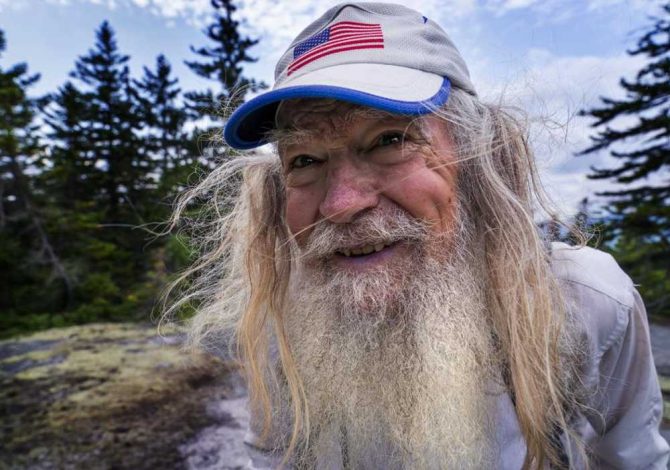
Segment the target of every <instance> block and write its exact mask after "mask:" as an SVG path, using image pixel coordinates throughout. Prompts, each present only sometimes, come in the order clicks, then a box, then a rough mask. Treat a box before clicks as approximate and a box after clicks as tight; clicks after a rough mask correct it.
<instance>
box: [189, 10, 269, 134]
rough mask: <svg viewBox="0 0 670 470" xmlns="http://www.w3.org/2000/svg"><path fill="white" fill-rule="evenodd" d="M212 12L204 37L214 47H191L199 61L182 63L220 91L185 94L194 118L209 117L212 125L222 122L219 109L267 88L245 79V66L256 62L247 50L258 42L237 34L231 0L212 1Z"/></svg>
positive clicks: (237, 103) (236, 23)
mask: <svg viewBox="0 0 670 470" xmlns="http://www.w3.org/2000/svg"><path fill="white" fill-rule="evenodd" d="M211 5H212V8H213V9H214V14H213V19H212V23H210V24H209V25H208V26H207V28H206V29H205V30H204V31H203V33H204V34H205V35H206V36H207V38H208V39H209V40H210V41H211V43H213V45H211V46H208V47H198V48H196V47H193V46H191V51H192V52H193V53H194V54H196V55H198V56H199V58H200V61H196V60H193V61H185V64H186V65H187V66H188V67H189V68H190V69H191V70H192V71H193V72H194V73H195V74H196V75H198V76H200V77H202V78H205V79H208V80H213V81H215V82H216V83H217V85H218V86H219V87H220V89H219V91H215V92H213V91H212V90H206V91H204V92H198V91H191V92H188V93H186V94H185V97H186V99H187V101H188V104H189V108H190V109H191V111H192V112H193V113H194V117H209V118H210V119H212V120H214V121H218V120H220V119H221V118H222V115H221V112H220V110H219V105H220V104H221V103H224V104H226V105H228V107H229V108H230V109H231V110H232V109H234V108H236V107H237V106H239V105H240V104H242V102H243V101H244V96H245V95H246V93H247V92H248V91H254V92H255V91H258V90H259V89H262V88H266V87H267V85H266V84H265V83H263V82H257V81H255V80H253V79H250V78H248V77H245V76H244V74H243V67H244V65H245V64H249V63H253V62H256V60H257V59H255V58H253V57H252V56H250V55H249V49H251V48H252V47H253V46H255V45H256V44H258V39H252V38H249V37H244V36H242V35H240V33H239V26H240V23H239V21H237V20H235V19H234V13H235V11H236V10H237V7H236V6H235V5H234V2H233V1H232V0H211Z"/></svg>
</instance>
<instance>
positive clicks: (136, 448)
mask: <svg viewBox="0 0 670 470" xmlns="http://www.w3.org/2000/svg"><path fill="white" fill-rule="evenodd" d="M173 333H178V330H173ZM18 341H19V342H23V345H22V346H29V345H30V344H31V342H33V343H36V342H39V341H56V343H54V345H53V347H51V348H50V349H49V350H40V351H30V350H28V351H24V352H22V353H20V354H16V355H13V356H10V357H7V358H6V359H5V360H4V361H2V362H3V363H5V362H8V363H11V362H17V361H21V360H28V359H29V360H32V361H34V362H35V363H36V364H35V365H34V366H32V367H29V368H27V369H25V370H21V371H19V372H17V373H15V374H13V375H12V374H4V375H2V376H0V403H2V405H0V407H1V408H0V412H2V414H3V416H5V417H6V419H3V421H4V422H3V426H2V427H0V440H1V441H2V442H3V447H2V449H0V462H5V463H7V464H8V465H9V466H10V467H11V468H28V467H39V468H50V467H54V468H68V467H75V468H91V469H95V468H136V469H144V468H147V469H149V468H152V469H153V468H179V467H181V466H182V462H181V456H180V455H179V451H178V446H179V444H182V443H184V442H185V441H187V440H188V439H189V438H191V437H193V435H194V434H195V433H196V432H197V431H198V430H200V429H202V428H203V427H205V426H208V425H210V424H212V423H211V420H212V418H210V417H208V415H207V414H206V413H205V404H206V403H207V402H208V401H211V400H212V399H213V397H215V396H225V393H226V391H227V388H226V387H227V385H226V382H225V378H226V376H227V375H228V373H229V372H230V370H231V368H232V366H231V365H230V364H227V363H224V362H221V361H219V360H217V359H215V358H213V357H211V356H204V355H198V356H186V355H185V354H184V353H183V352H182V351H181V350H180V346H179V344H168V343H166V342H165V341H161V340H160V338H158V337H157V335H156V330H155V329H154V328H150V327H149V328H147V327H141V326H137V325H128V324H113V325H86V326H81V327H71V328H61V329H57V330H50V331H45V332H41V333H38V334H36V335H33V336H30V337H26V338H22V339H20V340H18ZM4 343H7V342H4ZM13 343H14V345H15V344H16V343H17V342H16V341H14V342H13ZM169 343H175V342H174V341H170V342H169ZM2 346H3V343H1V342H0V348H2ZM23 349H25V347H24V348H23ZM55 355H60V357H64V359H63V360H62V361H61V362H57V363H48V362H49V359H50V358H53V357H54V356H55ZM45 361H46V362H47V364H46V365H40V364H39V363H40V362H45Z"/></svg>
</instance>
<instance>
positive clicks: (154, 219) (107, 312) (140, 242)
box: [0, 0, 263, 337]
mask: <svg viewBox="0 0 670 470" xmlns="http://www.w3.org/2000/svg"><path fill="white" fill-rule="evenodd" d="M212 6H213V7H214V22H213V24H212V25H210V27H208V28H207V30H206V31H205V34H206V35H207V37H208V38H209V39H210V40H212V41H214V43H215V45H214V46H212V47H204V48H198V49H195V48H193V51H194V52H195V53H196V54H198V55H199V56H200V57H202V58H203V59H204V60H205V62H203V63H196V62H192V63H189V66H191V67H192V68H193V70H194V72H196V73H197V74H198V75H200V76H203V77H206V78H209V79H211V80H213V81H216V82H218V88H219V90H220V91H219V92H216V93H212V92H207V93H208V96H209V97H210V98H211V99H212V100H217V99H220V100H228V99H229V98H230V97H231V93H233V90H234V89H235V87H237V86H243V87H248V88H249V89H256V88H258V87H260V86H263V84H260V83H256V82H255V81H254V80H251V79H248V78H246V77H244V75H243V71H242V67H243V65H244V64H246V63H249V62H253V61H254V59H252V58H251V57H250V56H248V52H247V49H248V48H250V47H252V46H253V45H255V44H256V43H257V41H256V40H251V39H249V38H245V37H242V36H241V35H240V34H239V33H238V31H237V28H238V26H239V23H238V22H237V21H235V20H233V19H232V16H231V15H232V14H233V12H234V11H235V7H234V5H233V4H232V3H231V2H229V1H219V0H214V1H213V2H212ZM5 47H6V41H5V37H4V34H3V32H2V31H0V56H1V54H2V52H4V50H5ZM0 58H1V57H0ZM128 63H129V56H127V55H125V54H123V53H122V52H121V51H120V50H119V48H118V45H117V41H116V35H115V33H114V30H113V28H112V27H111V25H110V24H109V23H108V22H106V21H105V22H103V23H102V24H101V25H100V27H99V28H98V29H97V31H96V32H95V43H94V45H93V47H92V48H90V49H89V50H88V52H86V53H85V54H84V55H82V56H81V57H79V58H78V59H77V61H76V62H75V64H74V70H73V71H72V73H71V74H70V80H69V81H66V82H65V83H64V84H63V85H62V86H60V87H59V88H58V89H57V90H56V91H55V92H54V93H51V94H49V95H48V96H46V97H42V98H31V97H29V95H28V90H29V88H30V86H31V85H32V84H34V83H35V82H36V81H37V80H38V79H39V76H38V75H31V74H29V73H28V67H27V65H26V64H23V63H21V64H16V65H12V66H10V67H4V66H0V337H7V336H11V335H16V334H19V333H22V332H26V331H34V330H40V329H46V328H52V327H57V326H70V325H77V324H81V323H88V322H97V321H128V320H137V321H146V320H148V319H149V318H150V317H151V315H152V312H154V309H155V307H156V299H157V297H158V295H159V294H160V293H161V291H162V290H163V288H164V287H165V286H166V284H167V283H168V282H169V281H171V280H173V279H174V278H175V276H176V272H178V271H180V270H183V269H186V268H187V267H188V266H189V265H190V264H191V263H192V262H193V258H194V256H195V253H194V251H193V249H192V247H191V246H190V245H189V240H188V239H186V238H185V237H183V236H182V235H177V234H163V235H161V236H159V235H158V234H156V233H155V232H154V230H156V231H158V232H160V231H161V230H162V227H164V221H166V220H167V219H168V217H169V215H170V212H171V203H172V200H173V199H174V197H175V195H177V194H179V193H180V192H182V191H183V190H184V189H185V188H186V187H187V186H189V185H190V184H191V183H192V181H189V179H190V178H191V175H192V174H193V173H198V172H201V171H202V170H203V169H205V168H206V167H209V166H211V162H209V161H207V159H206V158H204V157H202V156H201V153H202V149H200V148H199V142H201V141H202V139H201V136H200V133H201V131H199V130H198V129H197V127H195V130H193V127H194V126H190V129H191V130H187V127H189V126H188V124H189V121H191V122H192V120H194V119H199V118H200V117H201V116H202V115H201V114H198V113H195V114H194V113H193V110H192V105H193V103H192V101H189V100H187V101H189V102H190V105H187V104H185V103H184V97H183V96H182V93H181V88H180V87H179V83H178V80H177V79H176V78H175V77H174V76H173V74H172V68H171V66H170V63H169V61H168V60H167V58H166V57H165V56H163V55H159V56H158V57H157V58H156V62H155V66H154V68H148V67H144V68H143V74H142V76H141V77H140V78H139V79H133V78H131V73H130V69H129V66H128ZM194 96H195V95H190V97H191V98H193V97H194ZM242 96H243V95H239V97H240V99H242ZM208 99H209V98H208ZM210 104H211V105H212V107H214V108H215V107H216V106H214V105H213V103H211V102H210ZM38 116H39V117H41V118H42V121H43V122H44V123H45V125H44V126H40V125H38V124H36V122H37V121H38V119H37V117H38ZM191 210H193V211H194V212H198V211H199V208H197V207H194V208H192V209H191ZM192 314H193V306H185V307H184V308H182V309H181V310H180V311H179V312H177V316H178V317H180V318H187V317H188V316H190V315H192Z"/></svg>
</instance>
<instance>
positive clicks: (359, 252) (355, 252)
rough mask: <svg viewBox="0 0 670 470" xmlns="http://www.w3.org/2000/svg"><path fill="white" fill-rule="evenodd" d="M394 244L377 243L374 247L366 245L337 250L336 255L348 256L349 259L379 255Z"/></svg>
mask: <svg viewBox="0 0 670 470" xmlns="http://www.w3.org/2000/svg"><path fill="white" fill-rule="evenodd" d="M392 244H393V243H391V242H389V243H375V244H374V245H364V246H361V247H359V248H341V249H339V250H337V251H336V252H335V253H336V254H338V255H342V256H346V257H347V258H351V257H352V256H366V255H369V254H372V253H378V252H380V251H382V250H383V249H384V248H388V247H390V246H391V245H392Z"/></svg>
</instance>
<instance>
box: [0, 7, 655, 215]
mask: <svg viewBox="0 0 670 470" xmlns="http://www.w3.org/2000/svg"><path fill="white" fill-rule="evenodd" d="M336 3H338V2H335V1H323V0H309V1H308V0H293V1H277V0H245V1H240V2H239V3H238V4H239V5H240V9H239V11H238V18H239V19H242V20H244V21H245V26H244V28H245V32H246V33H247V34H250V35H253V36H256V37H258V38H259V39H260V40H261V42H260V44H259V45H258V46H257V47H256V48H255V50H254V54H255V55H256V56H257V57H260V58H261V60H260V61H259V62H258V63H257V64H254V65H253V66H250V67H248V69H247V71H248V74H249V75H250V76H253V77H254V78H257V79H262V80H265V81H266V82H268V83H272V74H273V69H274V63H275V62H276V60H277V59H278V58H279V56H280V55H281V53H282V52H283V50H284V48H285V47H286V46H287V45H288V43H289V42H290V41H291V39H292V38H293V37H294V36H295V35H296V34H297V33H299V32H300V30H301V29H302V28H303V27H305V26H306V25H307V24H308V23H309V22H310V21H311V20H312V19H314V18H315V17H316V16H317V15H320V14H321V13H322V12H323V11H325V10H326V9H327V8H328V7H330V6H332V5H334V4H336ZM403 4H404V5H406V6H409V7H412V8H415V9H417V10H419V11H421V12H422V13H423V14H424V15H426V16H428V17H430V18H432V19H434V20H436V21H437V22H438V23H440V24H441V25H442V26H443V27H444V28H445V30H447V32H448V33H449V34H450V35H451V36H452V38H453V40H454V42H455V43H456V44H457V46H458V47H459V49H460V50H461V52H462V54H463V56H464V57H465V59H466V62H467V63H468V65H469V67H470V71H471V74H472V77H473V82H474V84H475V86H476V87H477V89H478V92H479V94H480V95H481V96H482V97H483V98H484V99H487V100H496V101H497V100H499V99H501V98H502V99H504V101H505V102H507V103H510V104H512V105H516V106H519V107H521V108H523V109H525V110H526V111H527V114H528V119H529V122H530V125H531V140H532V142H533V144H534V145H535V148H536V152H537V155H538V160H539V162H540V167H541V169H542V172H543V176H544V177H545V182H546V183H547V186H548V189H549V192H550V193H551V195H552V196H553V197H554V199H556V202H557V203H558V204H559V206H560V207H561V208H563V210H564V211H566V212H568V213H569V212H572V211H573V210H574V208H575V207H576V205H577V203H578V201H579V200H580V199H581V198H582V197H584V196H587V195H591V194H593V192H595V191H596V190H602V189H605V188H606V187H607V183H603V182H594V181H589V180H586V178H585V175H586V173H587V172H588V168H589V166H591V165H607V164H608V161H609V157H608V156H607V155H606V154H601V155H596V156H590V157H581V158H575V157H574V156H573V154H574V152H576V151H578V150H580V149H583V148H585V146H586V145H587V144H588V135H589V134H590V133H591V130H590V128H589V127H588V124H589V122H588V120H587V119H586V118H581V117H578V116H576V113H577V112H578V111H579V110H580V109H582V108H588V107H591V106H593V105H595V104H597V102H598V97H599V96H603V95H604V96H617V97H620V96H621V91H620V89H619V87H618V85H617V84H618V80H619V78H620V77H621V76H627V77H632V76H633V75H634V73H635V72H636V71H637V70H638V69H639V68H640V65H641V64H642V62H641V60H640V59H639V58H634V57H630V56H628V55H627V54H626V53H625V51H626V49H630V48H631V47H633V46H634V45H635V38H636V37H637V36H639V32H640V31H641V30H642V29H643V28H644V27H645V26H646V25H648V24H649V23H650V22H649V20H648V18H647V17H648V16H649V15H652V14H657V13H659V12H660V8H659V5H660V2H659V1H656V0H417V1H412V2H403ZM210 11H211V9H210V6H209V1H208V0H0V29H2V30H4V31H5V35H6V38H7V43H8V44H7V46H8V47H7V51H6V52H5V54H4V55H3V57H2V58H1V59H0V64H1V65H2V66H3V67H6V66H8V65H10V64H13V63H16V62H21V61H26V62H28V64H29V67H30V70H31V71H32V72H39V73H40V74H41V75H42V79H41V81H40V82H39V84H38V85H37V86H36V87H35V88H34V90H33V91H34V92H35V93H45V92H49V91H54V90H56V88H57V87H58V86H60V85H62V84H63V83H64V82H65V81H66V80H67V79H68V73H69V71H71V70H72V69H73V65H74V62H75V60H76V58H77V57H78V56H80V55H83V54H85V53H86V51H87V50H88V49H90V48H91V47H92V46H93V44H94V31H95V29H96V28H97V27H98V26H99V25H100V23H101V22H102V21H103V20H105V19H107V20H109V21H110V23H111V25H112V27H113V28H114V29H115V31H116V33H117V40H118V43H119V47H120V49H121V51H122V52H124V53H126V54H129V55H130V56H131V71H132V73H133V75H134V76H136V77H139V76H140V75H141V71H142V66H150V67H153V64H154V62H155V58H156V56H157V55H158V54H159V53H164V54H165V55H166V56H167V58H168V59H169V61H170V62H171V63H172V64H173V67H174V71H175V72H176V75H177V76H178V77H179V79H180V83H181V86H182V88H183V89H186V90H189V89H202V88H203V87H205V86H207V83H206V82H204V81H202V80H200V79H198V78H197V77H195V76H194V75H193V74H192V73H191V72H190V71H189V70H188V69H187V68H186V66H184V65H183V61H184V60H189V59H193V58H194V55H193V54H191V52H190V51H189V46H190V45H194V46H201V45H204V44H205V37H204V35H203V34H202V33H201V29H202V27H203V26H204V25H205V24H206V21H207V14H208V13H209V12H210Z"/></svg>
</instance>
